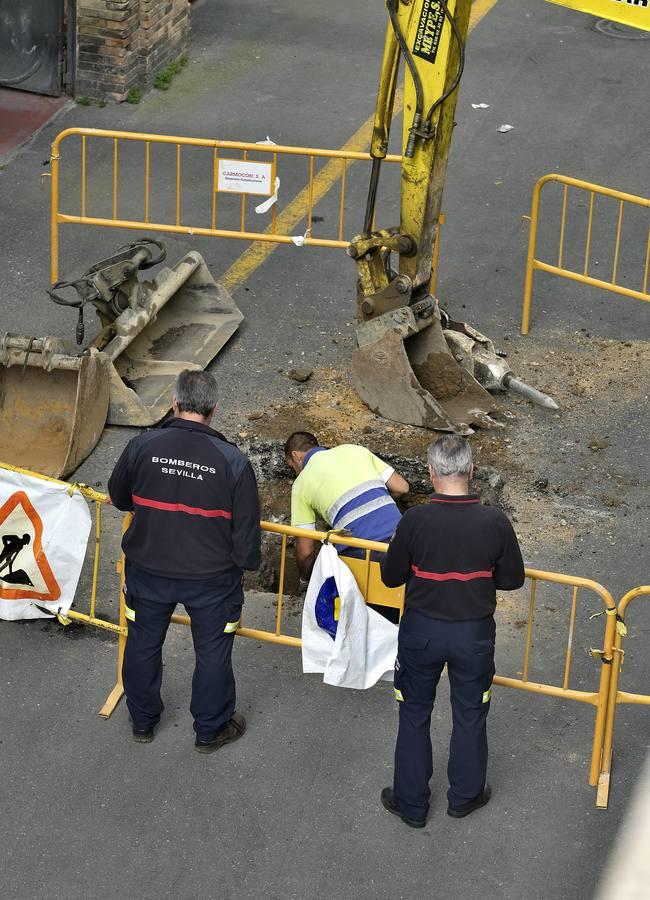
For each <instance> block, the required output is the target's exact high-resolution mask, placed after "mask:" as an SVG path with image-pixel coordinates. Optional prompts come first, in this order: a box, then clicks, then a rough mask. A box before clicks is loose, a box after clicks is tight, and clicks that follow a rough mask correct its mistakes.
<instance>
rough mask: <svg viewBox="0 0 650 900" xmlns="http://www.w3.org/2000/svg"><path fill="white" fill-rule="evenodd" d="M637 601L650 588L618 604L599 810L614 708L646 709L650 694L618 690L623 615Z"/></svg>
mask: <svg viewBox="0 0 650 900" xmlns="http://www.w3.org/2000/svg"><path fill="white" fill-rule="evenodd" d="M637 597H648V598H650V585H642V586H641V587H636V588H634V589H633V590H631V591H628V592H627V594H625V595H624V596H623V597H622V598H621V601H620V603H619V604H618V627H617V629H616V635H615V641H614V660H613V663H612V674H611V679H610V686H609V697H608V701H607V718H606V722H605V737H604V743H603V760H602V766H601V772H600V778H599V781H598V797H597V801H596V802H597V805H598V806H599V807H600V808H605V807H606V806H607V801H608V799H609V788H610V777H611V771H612V757H613V746H614V722H615V719H616V707H617V705H618V704H619V703H636V704H641V705H643V706H650V694H631V693H629V692H628V691H620V690H619V689H618V681H619V675H620V672H621V669H622V667H623V662H624V659H625V651H624V650H623V641H624V638H625V635H626V634H627V625H626V621H625V614H626V612H627V608H628V606H629V605H630V603H631V602H632V601H633V600H636V598H637Z"/></svg>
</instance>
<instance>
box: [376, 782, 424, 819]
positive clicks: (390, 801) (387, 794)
mask: <svg viewBox="0 0 650 900" xmlns="http://www.w3.org/2000/svg"><path fill="white" fill-rule="evenodd" d="M381 802H382V805H383V807H384V809H387V810H388V812H389V813H392V814H393V815H394V816H399V817H400V819H401V820H402V822H404V824H405V825H409V826H410V827H411V828H424V826H425V825H426V824H427V820H426V819H409V817H408V816H405V815H404V813H403V812H402V811H401V809H400V808H399V803H398V802H397V800H395V795H394V794H393V789H392V788H389V787H386V788H384V789H383V791H382V792H381Z"/></svg>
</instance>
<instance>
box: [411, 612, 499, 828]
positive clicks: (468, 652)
mask: <svg viewBox="0 0 650 900" xmlns="http://www.w3.org/2000/svg"><path fill="white" fill-rule="evenodd" d="M495 634H496V625H495V622H494V619H493V618H492V616H488V617H487V618H485V619H472V620H470V621H465V622H446V621H443V620H442V619H432V618H430V617H429V616H425V615H423V614H422V613H419V612H416V611H415V610H412V609H409V610H407V611H406V612H405V613H404V616H403V617H402V621H401V623H400V629H399V641H398V651H397V660H396V662H395V682H394V686H395V696H396V697H397V699H398V701H399V703H398V706H399V732H398V735H397V745H396V748H395V776H394V782H393V793H394V795H395V797H396V799H397V801H398V802H399V805H400V809H401V811H402V812H403V813H404V815H406V816H408V817H409V818H412V819H418V820H420V819H424V818H425V817H426V814H427V811H428V809H429V797H430V796H431V792H430V790H429V780H430V778H431V774H432V772H433V758H432V750H431V712H432V710H433V704H434V701H435V699H436V687H437V685H438V681H439V680H440V675H441V673H442V670H443V668H444V666H445V663H446V664H447V671H448V673H449V689H450V694H451V711H452V719H453V730H452V734H451V744H450V746H449V764H448V768H447V775H448V778H449V791H448V793H447V798H448V801H449V806H451V807H453V808H458V807H462V806H463V805H464V804H465V803H468V802H470V801H471V800H474V799H475V798H476V797H478V796H479V794H480V793H481V792H482V791H483V788H484V787H485V776H486V771H487V758H488V745H487V728H486V725H487V715H488V711H489V709H490V696H491V684H492V678H493V677H494V638H495Z"/></svg>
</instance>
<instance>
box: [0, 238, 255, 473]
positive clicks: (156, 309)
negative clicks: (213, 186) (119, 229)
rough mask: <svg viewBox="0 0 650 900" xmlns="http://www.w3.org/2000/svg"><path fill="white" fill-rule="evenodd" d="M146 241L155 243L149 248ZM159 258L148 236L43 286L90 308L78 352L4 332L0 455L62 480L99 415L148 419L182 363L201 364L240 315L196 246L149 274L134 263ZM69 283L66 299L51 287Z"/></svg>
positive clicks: (162, 409)
mask: <svg viewBox="0 0 650 900" xmlns="http://www.w3.org/2000/svg"><path fill="white" fill-rule="evenodd" d="M152 247H157V248H158V252H157V253H155V252H154V250H152ZM163 259H164V249H163V247H162V245H161V244H160V243H159V242H158V241H147V240H144V241H137V242H136V243H134V244H130V245H128V246H127V247H125V248H122V249H121V250H119V251H118V252H117V254H115V255H114V256H112V257H110V258H109V259H105V260H102V262H100V263H97V265H94V266H92V267H91V268H90V269H89V270H88V271H87V272H86V273H85V275H84V276H83V277H82V278H80V279H78V280H77V281H74V282H59V283H58V284H56V285H54V288H53V290H52V291H48V293H49V294H50V297H51V298H52V300H54V301H55V302H56V303H58V304H60V305H63V306H70V307H73V308H75V309H77V310H78V315H79V317H78V321H77V327H76V338H77V343H78V344H81V343H82V342H83V340H84V336H85V335H84V331H85V323H84V319H83V316H84V308H85V306H86V305H87V304H88V303H91V304H92V305H93V306H95V308H96V310H97V314H98V316H99V320H100V330H99V332H98V334H97V335H96V336H95V338H94V339H93V340H92V341H91V342H90V345H89V346H88V347H87V348H86V349H85V350H79V351H78V352H77V353H76V354H74V353H72V352H70V351H69V350H68V348H67V347H66V345H65V343H64V342H62V341H61V340H59V339H58V338H55V337H51V336H49V337H44V338H40V339H38V338H33V337H23V336H19V335H12V334H6V335H5V336H4V338H3V339H2V341H1V343H0V414H1V415H2V426H3V427H2V429H1V433H0V460H2V461H4V462H8V463H12V464H14V465H19V466H22V467H24V468H29V469H33V470H34V471H36V472H41V473H43V474H45V475H51V476H53V477H58V478H60V477H66V476H67V475H69V474H70V473H71V472H73V471H74V470H75V469H76V468H77V467H78V466H79V465H80V463H81V462H82V461H83V460H84V459H85V458H86V457H87V456H88V454H89V453H90V452H91V451H92V449H93V447H94V446H95V445H96V443H97V441H98V440H99V438H100V436H101V433H102V430H103V428H104V425H105V423H106V422H108V424H110V425H140V426H143V425H144V426H146V425H154V424H155V423H156V422H159V421H160V420H161V419H162V418H163V417H164V415H165V414H166V412H167V411H168V409H169V407H170V405H171V397H172V389H173V385H174V382H175V380H176V377H177V376H178V374H179V373H180V372H181V371H182V370H183V369H203V368H205V366H207V364H208V363H209V362H210V360H212V359H213V358H214V357H215V356H216V355H217V354H218V353H219V351H220V350H221V348H222V347H223V346H224V345H225V344H226V342H227V341H228V340H229V338H230V337H231V336H232V335H233V334H234V333H235V331H236V330H237V328H238V327H239V324H240V322H241V321H242V320H243V315H242V313H241V312H240V310H239V309H238V307H237V306H236V304H235V302H234V301H233V299H232V297H231V296H230V295H229V294H228V293H227V291H225V290H224V289H223V288H222V287H221V286H220V285H218V284H217V283H216V282H215V280H214V279H213V277H212V275H211V274H210V271H209V269H208V267H207V266H206V264H205V262H204V261H203V258H202V257H201V255H200V254H199V253H195V252H193V251H191V252H190V253H187V254H186V255H185V256H184V257H183V258H182V259H181V260H180V261H179V262H177V263H176V265H174V266H172V267H171V268H167V267H165V268H163V269H160V270H159V271H158V272H157V274H156V275H155V277H154V278H153V279H152V280H150V281H144V280H143V281H140V280H139V279H138V270H139V269H145V268H149V267H151V266H154V265H156V264H157V263H160V262H161V261H162V260H163ZM70 287H72V288H74V289H75V291H76V296H72V297H70V298H68V297H65V296H63V295H61V294H60V293H57V291H62V290H65V289H66V288H70Z"/></svg>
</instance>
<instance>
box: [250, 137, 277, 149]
mask: <svg viewBox="0 0 650 900" xmlns="http://www.w3.org/2000/svg"><path fill="white" fill-rule="evenodd" d="M255 143H256V144H264V146H266V147H277V144H276V143H275V141H272V140H271V138H270V137H269V136H268V134H267V136H266V140H264V141H255Z"/></svg>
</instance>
